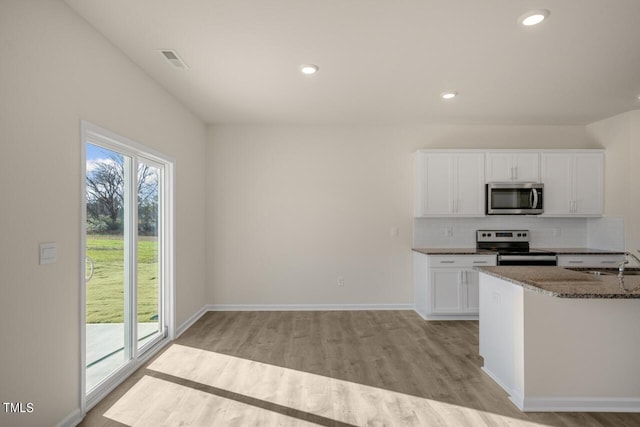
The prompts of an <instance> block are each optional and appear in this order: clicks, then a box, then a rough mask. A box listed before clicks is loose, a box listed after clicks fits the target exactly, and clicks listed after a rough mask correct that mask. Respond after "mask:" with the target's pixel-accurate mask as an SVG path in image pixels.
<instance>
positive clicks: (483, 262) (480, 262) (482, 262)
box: [473, 261, 487, 264]
mask: <svg viewBox="0 0 640 427" xmlns="http://www.w3.org/2000/svg"><path fill="white" fill-rule="evenodd" d="M473 263H474V264H486V263H487V261H473Z"/></svg>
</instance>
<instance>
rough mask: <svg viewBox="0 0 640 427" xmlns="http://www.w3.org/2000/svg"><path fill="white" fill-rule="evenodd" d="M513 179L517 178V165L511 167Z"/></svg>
mask: <svg viewBox="0 0 640 427" xmlns="http://www.w3.org/2000/svg"><path fill="white" fill-rule="evenodd" d="M513 179H514V180H518V167H517V166H514V167H513Z"/></svg>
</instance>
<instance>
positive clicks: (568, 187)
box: [541, 151, 604, 217]
mask: <svg viewBox="0 0 640 427" xmlns="http://www.w3.org/2000/svg"><path fill="white" fill-rule="evenodd" d="M541 171H542V177H541V178H542V183H543V184H544V216H581V217H589V216H601V215H602V212H603V191H604V184H603V175H604V154H603V153H602V152H600V151H598V152H587V151H559V152H544V153H542V156H541Z"/></svg>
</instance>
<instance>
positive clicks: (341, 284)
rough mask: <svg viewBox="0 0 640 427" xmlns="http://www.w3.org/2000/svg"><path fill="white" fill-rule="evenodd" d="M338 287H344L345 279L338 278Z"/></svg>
mask: <svg viewBox="0 0 640 427" xmlns="http://www.w3.org/2000/svg"><path fill="white" fill-rule="evenodd" d="M338 286H344V277H342V276H338Z"/></svg>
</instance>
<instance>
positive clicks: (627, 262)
mask: <svg viewBox="0 0 640 427" xmlns="http://www.w3.org/2000/svg"><path fill="white" fill-rule="evenodd" d="M638 252H640V249H638ZM628 256H630V257H631V258H633V259H634V260H635V261H636V262H637V263H638V265H640V258H638V257H637V256H635V255H634V254H632V253H631V252H625V253H624V257H625V259H623V260H622V261H620V264H618V275H619V276H622V275H623V274H624V266H625V265H626V264H629V261H628V260H627V259H626V258H627V257H628Z"/></svg>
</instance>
